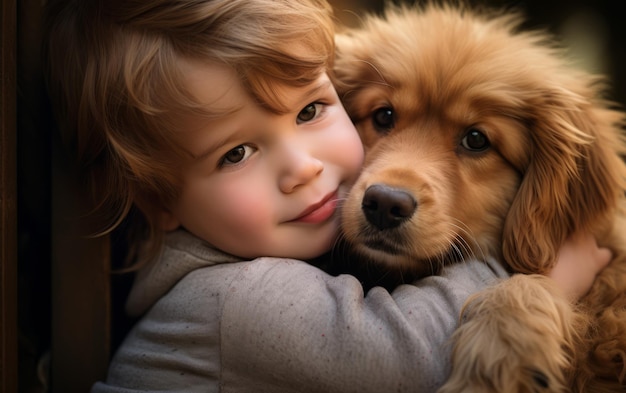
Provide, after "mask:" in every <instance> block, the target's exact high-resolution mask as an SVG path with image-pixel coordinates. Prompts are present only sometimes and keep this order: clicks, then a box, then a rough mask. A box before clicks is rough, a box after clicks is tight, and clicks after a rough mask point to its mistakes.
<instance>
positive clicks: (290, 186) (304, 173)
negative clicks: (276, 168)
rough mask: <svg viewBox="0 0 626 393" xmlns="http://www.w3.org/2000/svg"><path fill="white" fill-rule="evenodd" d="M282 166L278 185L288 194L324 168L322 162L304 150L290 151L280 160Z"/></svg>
mask: <svg viewBox="0 0 626 393" xmlns="http://www.w3.org/2000/svg"><path fill="white" fill-rule="evenodd" d="M282 168H283V169H282V171H283V173H282V175H281V176H280V179H279V187H280V190H281V191H282V192H284V193H287V194H288V193H291V192H293V191H295V190H296V189H297V188H298V187H299V186H301V185H305V184H307V183H308V182H310V181H311V180H312V179H314V178H316V177H317V176H318V175H319V174H320V173H321V172H322V171H323V170H324V163H323V162H322V161H320V160H319V159H317V158H315V157H313V156H312V155H310V154H308V153H306V152H297V151H291V152H290V153H289V156H288V157H286V159H285V160H284V161H282Z"/></svg>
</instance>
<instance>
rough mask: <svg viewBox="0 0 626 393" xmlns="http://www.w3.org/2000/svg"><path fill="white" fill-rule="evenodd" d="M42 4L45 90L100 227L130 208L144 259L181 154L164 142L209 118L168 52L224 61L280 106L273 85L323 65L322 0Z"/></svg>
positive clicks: (157, 233) (328, 46)
mask: <svg viewBox="0 0 626 393" xmlns="http://www.w3.org/2000/svg"><path fill="white" fill-rule="evenodd" d="M48 11H49V13H48V15H49V19H48V21H49V24H48V26H49V27H48V41H47V43H46V48H45V49H46V57H47V60H48V64H47V71H48V72H47V79H48V86H49V92H50V97H51V100H52V104H53V106H54V108H55V110H56V115H57V119H58V124H59V128H60V130H61V133H62V136H63V138H64V140H65V141H66V142H67V143H68V145H69V146H70V148H71V149H72V150H74V151H75V153H76V154H77V159H78V164H79V166H80V168H81V169H82V170H83V171H84V174H85V176H86V177H87V180H88V184H89V185H90V189H91V194H92V196H93V198H94V204H95V206H96V208H95V210H94V213H97V215H98V216H99V217H102V219H103V221H102V222H103V226H102V231H101V233H107V232H109V231H111V230H113V229H115V228H116V227H117V226H118V225H119V224H120V222H121V221H122V220H124V219H125V218H126V217H127V216H129V213H130V212H131V211H133V210H138V213H139V214H137V215H135V214H133V216H138V217H139V220H138V221H137V222H136V223H133V226H134V229H133V232H134V233H136V234H139V235H138V236H139V237H142V238H143V239H144V240H146V241H147V243H146V244H148V251H149V252H148V253H147V254H148V255H149V256H154V255H155V253H156V252H157V251H158V249H159V247H160V244H161V241H162V236H163V234H162V231H161V230H159V228H158V222H157V220H158V215H157V214H156V212H157V211H158V210H159V209H161V208H163V207H166V206H168V204H169V203H171V202H173V201H174V200H175V199H176V198H177V196H178V192H179V189H180V184H179V181H178V179H179V175H178V173H177V170H178V167H177V162H180V161H179V159H180V158H181V157H184V156H185V154H188V153H187V152H185V151H184V150H183V149H181V148H180V147H179V146H178V145H177V144H176V142H175V140H174V139H173V137H174V135H175V133H176V127H177V120H178V119H180V116H181V115H185V114H199V115H203V114H204V115H211V113H210V108H209V110H207V109H206V108H201V106H200V105H199V103H198V102H196V101H195V100H194V98H193V97H192V95H191V94H190V93H189V92H188V91H187V90H186V89H185V84H184V83H183V75H182V73H181V70H180V68H179V67H178V66H179V61H180V60H181V59H182V58H186V59H194V60H200V61H209V62H219V63H223V64H226V65H228V66H229V67H231V68H232V69H233V70H235V72H236V73H237V75H238V76H239V78H240V80H241V82H242V84H243V86H244V87H245V88H246V89H247V91H248V92H249V93H250V94H251V96H252V97H254V98H255V99H256V100H257V101H258V102H259V103H260V104H261V105H263V106H265V107H266V108H268V109H270V110H272V111H275V112H280V111H281V110H282V109H283V107H282V104H281V102H280V99H279V98H278V96H276V95H275V93H274V89H273V86H276V85H277V84H289V85H294V86H301V85H304V84H307V83H310V82H311V81H313V80H314V79H315V78H317V77H318V76H319V74H320V73H321V72H325V71H329V70H331V68H332V55H333V52H334V30H333V20H332V16H331V15H332V10H331V7H330V5H329V4H328V3H327V2H326V1H325V0H306V1H304V0H186V1H183V0H150V1H145V0H113V1H111V0H71V1H58V2H55V1H49V9H48ZM294 44H297V45H294ZM296 49H298V50H297V51H296ZM302 49H304V50H302ZM135 208H136V209H135ZM135 240H136V239H135Z"/></svg>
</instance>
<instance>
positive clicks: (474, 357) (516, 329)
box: [439, 275, 580, 393]
mask: <svg viewBox="0 0 626 393" xmlns="http://www.w3.org/2000/svg"><path fill="white" fill-rule="evenodd" d="M577 319H578V316H577V314H576V312H575V311H574V309H573V308H572V305H571V304H570V303H569V302H568V301H567V299H566V298H565V297H564V296H563V295H562V294H561V293H560V292H559V290H558V289H557V288H556V287H554V284H553V283H552V282H551V280H550V279H548V278H546V277H544V276H539V275H516V276H513V277H512V278H511V279H508V280H505V281H502V282H500V283H498V284H496V285H494V286H492V287H490V288H488V289H486V290H484V291H482V292H480V293H478V294H476V295H474V296H473V297H472V298H470V299H469V300H468V302H467V303H466V305H465V307H464V309H463V311H462V316H461V325H460V327H459V328H458V329H457V331H456V332H455V334H454V336H453V353H452V372H451V375H450V377H449V379H448V381H447V383H446V384H445V385H444V386H443V387H442V388H441V389H440V390H439V393H452V392H466V393H467V392H481V393H485V392H494V393H496V392H510V393H516V392H519V393H521V392H550V393H552V392H554V393H556V392H565V391H569V390H568V389H567V388H566V386H567V385H568V375H569V371H570V370H571V367H572V363H573V361H574V349H575V348H576V345H578V344H579V339H578V337H579V332H578V331H577V326H578V327H579V328H580V324H579V323H578V322H577Z"/></svg>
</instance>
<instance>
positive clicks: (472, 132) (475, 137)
mask: <svg viewBox="0 0 626 393" xmlns="http://www.w3.org/2000/svg"><path fill="white" fill-rule="evenodd" d="M490 145H491V143H490V142H489V138H487V135H485V134H484V133H483V132H482V131H480V130H479V129H477V128H470V129H469V130H468V131H467V133H466V134H465V136H464V137H463V139H461V146H463V147H464V148H466V149H467V150H471V151H474V152H481V151H485V150H486V149H487V148H489V146H490Z"/></svg>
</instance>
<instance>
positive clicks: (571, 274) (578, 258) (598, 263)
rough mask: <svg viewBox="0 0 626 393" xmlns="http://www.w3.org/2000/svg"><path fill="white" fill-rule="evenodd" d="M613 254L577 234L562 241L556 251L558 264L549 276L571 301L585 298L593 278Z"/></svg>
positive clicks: (591, 236)
mask: <svg viewBox="0 0 626 393" xmlns="http://www.w3.org/2000/svg"><path fill="white" fill-rule="evenodd" d="M612 257H613V253H612V252H611V250H609V249H608V248H600V247H598V243H597V242H596V239H595V238H594V237H593V235H591V234H590V233H584V232H577V233H575V234H573V235H571V236H570V237H568V238H567V239H566V240H565V243H563V245H562V246H561V248H560V249H559V254H558V256H557V262H556V265H555V266H554V268H553V269H552V271H550V272H549V273H548V277H551V278H552V279H553V280H554V281H556V283H557V285H558V286H559V287H561V289H563V290H564V291H565V293H566V294H567V295H568V296H569V297H570V298H572V299H575V300H577V299H580V298H581V297H582V296H584V295H585V294H586V293H587V292H588V291H589V289H591V284H593V280H594V279H595V278H596V275H597V274H598V273H599V272H600V271H601V270H602V269H604V268H605V267H606V265H608V264H609V262H610V260H611V258H612Z"/></svg>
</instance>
